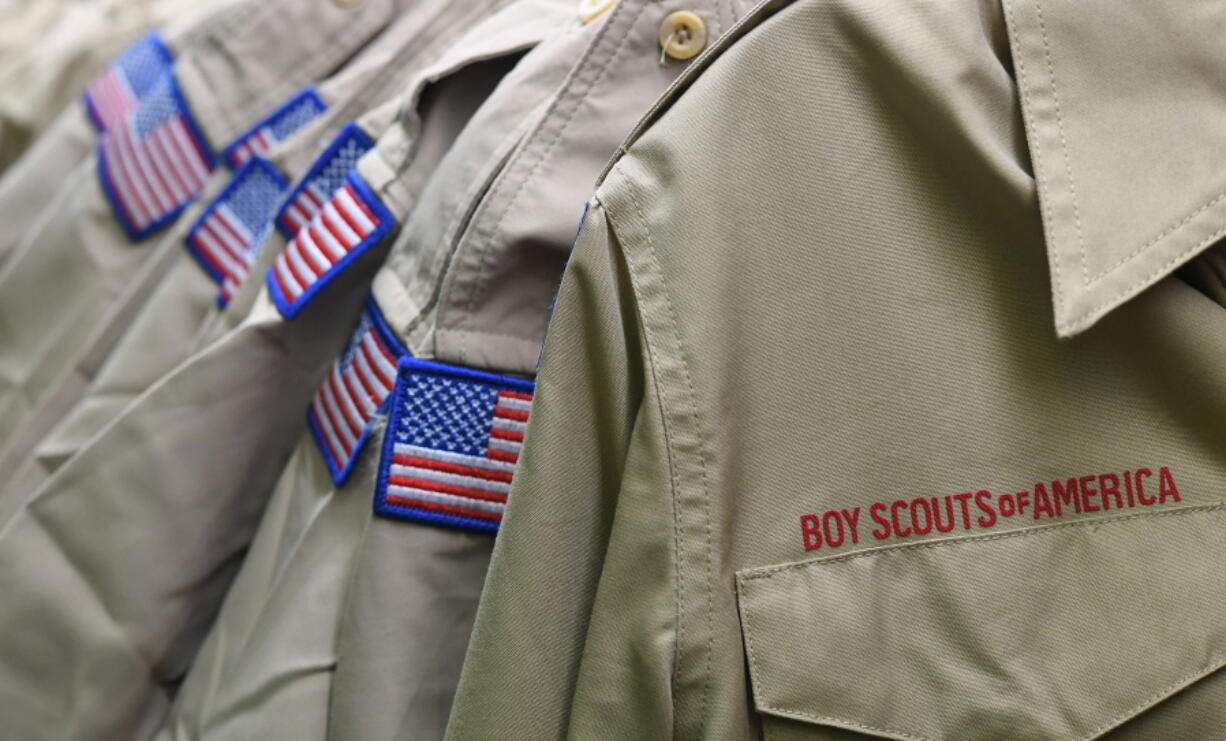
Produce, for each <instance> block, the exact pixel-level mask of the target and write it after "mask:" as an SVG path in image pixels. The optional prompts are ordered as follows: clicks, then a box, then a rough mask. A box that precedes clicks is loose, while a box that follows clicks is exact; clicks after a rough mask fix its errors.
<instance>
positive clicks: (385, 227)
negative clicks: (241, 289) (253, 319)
mask: <svg viewBox="0 0 1226 741" xmlns="http://www.w3.org/2000/svg"><path fill="white" fill-rule="evenodd" d="M345 182H346V183H348V184H349V185H351V186H353V189H354V190H355V191H356V192H357V194H358V196H359V197H360V198H361V199H362V202H363V203H364V204H366V207H367V208H369V209H370V210H371V211H373V212H374V213H375V215H376V216H377V217H379V224H378V226H376V227H375V230H374V231H373V232H371V233H370V234H367V235H366V237H365V238H363V239H362V241H361V242H358V243H357V244H355V245H354V246H353V249H351V250H349V251H348V252H347V253H345V256H344V257H342V258H341V259H340V260H339V261H337V262H335V263H333V264H332V267H330V268H328V270H327V271H326V272H325V273H324V274H323V275H321V276H319V277H318V278H316V279H315V280H313V281H311V285H309V286H307V288H306V290H305V291H303V292H302V295H301V296H299V297H298V300H296V301H290V300H289V299H288V298H286V296H285V294H283V293H281V286H280V284H278V283H277V278H276V275H275V272H276V269H277V266H276V264H273V265H270V266H268V270H267V271H266V272H265V273H264V283H265V284H267V286H268V292H269V293H270V294H271V295H272V300H273V303H275V304H276V305H277V310H278V311H280V312H281V316H283V317H285V318H286V319H293V318H294V317H296V316H298V314H299V312H301V311H302V309H303V307H305V306H306V305H307V304H308V303H310V301H311V299H312V298H314V297H315V294H317V293H319V292H320V291H322V290H323V289H324V288H325V287H327V285H328V284H329V283H331V282H332V280H333V279H334V278H336V276H338V275H340V273H341V272H342V271H343V270H344V269H345V268H347V267H349V265H350V263H352V262H353V261H354V260H357V259H358V258H359V257H361V256H362V255H364V254H366V251H367V250H369V249H370V248H371V247H372V246H373V245H375V244H377V243H378V242H379V241H380V240H382V239H383V237H385V236H386V235H387V233H388V232H389V231H391V229H392V227H394V226H395V225H396V217H394V216H392V212H391V211H390V210H389V209H388V207H387V206H384V205H383V201H381V200H379V198H378V197H377V196H376V195H375V193H374V191H372V190H371V189H370V186H368V185H367V184H366V181H364V180H362V176H361V175H358V172H357V170H356V169H353V170H350V171H349V175H348V177H346V178H345ZM329 200H331V199H329ZM289 248H290V245H288V244H287V245H286V246H285V249H289ZM283 251H284V250H283Z"/></svg>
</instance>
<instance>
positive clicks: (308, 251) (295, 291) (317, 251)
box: [267, 170, 395, 319]
mask: <svg viewBox="0 0 1226 741" xmlns="http://www.w3.org/2000/svg"><path fill="white" fill-rule="evenodd" d="M394 224H395V219H394V218H393V217H392V213H391V212H390V211H388V210H387V207H386V206H384V205H383V203H382V202H380V201H379V199H378V198H376V197H375V194H374V193H373V192H371V190H370V188H369V187H367V185H366V183H365V182H363V181H362V178H361V176H359V175H358V172H357V170H351V171H350V173H349V177H348V178H347V179H346V180H345V184H344V185H342V186H341V187H340V188H339V189H338V190H337V191H336V193H335V194H333V196H332V198H331V200H329V201H328V202H327V203H326V204H324V207H323V208H321V209H320V210H319V213H317V214H315V218H313V219H311V223H309V224H307V225H306V226H305V227H303V228H302V229H299V230H298V234H297V235H296V236H295V237H294V238H293V239H291V240H290V242H289V244H287V245H286V246H285V249H283V250H281V254H279V255H277V257H276V259H274V260H273V263H272V265H271V266H270V267H269V268H268V279H267V282H268V290H269V292H270V293H271V294H272V298H273V301H274V302H275V303H276V304H277V308H278V309H280V310H281V315H282V316H284V317H285V318H286V319H293V318H294V317H295V316H297V315H298V312H299V311H301V310H302V307H303V306H305V305H306V303H307V302H308V301H310V300H311V297H312V296H314V295H315V294H316V293H317V292H319V290H320V289H321V288H323V287H324V286H325V285H327V283H328V281H330V280H332V278H334V277H335V276H336V275H337V274H338V273H340V272H341V271H342V270H344V269H345V266H347V265H348V264H349V263H351V262H353V261H354V260H356V259H357V258H358V257H359V256H360V255H361V254H362V253H363V252H365V251H366V250H367V249H368V248H369V247H370V246H371V245H373V244H375V243H376V242H378V241H379V240H380V239H381V238H382V237H383V235H384V234H387V232H388V230H390V229H391V228H392V226H393V225H394Z"/></svg>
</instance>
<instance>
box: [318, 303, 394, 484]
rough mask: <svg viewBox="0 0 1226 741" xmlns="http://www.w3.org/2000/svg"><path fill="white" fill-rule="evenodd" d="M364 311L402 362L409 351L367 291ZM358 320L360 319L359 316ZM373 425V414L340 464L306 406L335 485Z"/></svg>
mask: <svg viewBox="0 0 1226 741" xmlns="http://www.w3.org/2000/svg"><path fill="white" fill-rule="evenodd" d="M366 311H368V312H369V313H370V318H371V320H372V322H373V324H374V327H375V332H376V333H377V334H378V335H379V337H380V339H382V340H383V341H384V342H386V343H387V345H388V347H390V348H392V349H393V350H394V351H395V352H396V354H397V356H398V357H399V358H400V359H401V360H400V362H404V358H406V357H408V356H409V351H408V350H406V349H405V348H404V345H402V344H401V343H400V340H399V339H397V337H396V333H395V332H393V331H392V328H391V327H389V326H388V325H387V321H386V320H384V318H383V312H382V311H380V310H379V305H378V303H376V302H375V297H374V296H372V295H370V294H367V296H366ZM358 322H359V323H360V322H361V318H360V317H359V319H358ZM354 329H357V327H356V326H355V327H354ZM352 339H353V335H350V336H349V337H347V338H346V339H345V342H346V343H349V342H350V341H351V340H352ZM342 352H343V350H342ZM338 357H339V356H338ZM332 362H333V363H335V362H336V361H335V360H334V361H332ZM397 367H399V366H397ZM328 372H329V373H331V372H332V366H331V365H329V366H328ZM399 379H400V376H399V374H397V376H396V380H397V383H396V386H399ZM325 380H326V379H325ZM323 382H324V381H321V382H320V383H321V385H322V383H323ZM396 386H393V387H392V391H391V392H390V393H389V394H388V395H387V398H385V399H384V400H383V403H382V404H380V405H379V409H378V410H377V411H376V412H375V413H376V414H378V413H379V412H382V411H385V410H386V409H387V408H388V406H387V405H388V403H389V402H390V401H391V399H392V397H393V396H394V395H395V393H396ZM312 400H314V397H312ZM373 426H374V419H373V418H372V419H370V420H369V421H368V422H367V423H366V426H365V427H363V428H362V434H361V435H359V436H358V439H357V442H355V443H354V445H353V455H351V456H350V457H349V461H348V463H346V464H345V465H344V466H341V465H340V464H339V463H338V462H337V461H336V460H335V459H334V458H333V457H332V450H331V448H330V447H329V446H328V441H327V438H325V437H324V433H323V431H322V430H320V429H319V426H318V424H317V423H316V422H315V414H314V412H313V410H312V409H311V407H309V406H308V407H307V428H308V429H309V430H310V431H311V437H314V438H315V447H317V448H319V452H320V454H321V455H323V459H324V465H325V466H327V467H328V473H330V474H332V483H334V484H336V485H337V486H341V485H343V484H344V483H345V480H346V479H348V478H349V474H350V473H352V472H353V467H354V466H355V465H357V462H358V458H359V457H361V455H362V450H363V449H364V448H365V447H366V441H367V440H368V439H369V438H370V429H371V427H373Z"/></svg>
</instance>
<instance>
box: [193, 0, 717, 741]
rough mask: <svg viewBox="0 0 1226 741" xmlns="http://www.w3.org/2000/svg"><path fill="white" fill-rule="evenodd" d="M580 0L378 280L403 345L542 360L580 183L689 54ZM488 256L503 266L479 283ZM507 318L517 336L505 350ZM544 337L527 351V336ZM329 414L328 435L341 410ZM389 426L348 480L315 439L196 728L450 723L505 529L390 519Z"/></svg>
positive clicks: (363, 729) (517, 369) (232, 611)
mask: <svg viewBox="0 0 1226 741" xmlns="http://www.w3.org/2000/svg"><path fill="white" fill-rule="evenodd" d="M564 7H566V9H567V10H569V11H570V13H568V16H569V17H568V18H567V22H568V25H570V26H571V30H569V31H567V32H565V33H564V34H562V35H560V36H557V37H556V38H552V39H549V40H547V41H545V42H544V43H542V44H541V45H540V46H538V47H537V48H536V49H535V50H534V51H532V52H531V53H529V55H528V56H527V57H526V58H525V59H524V60H523V62H521V63H520V64H519V65H518V66H517V67H516V70H515V71H514V72H512V73H511V74H510V75H508V77H507V78H506V79H505V80H504V81H503V82H502V84H501V85H500V86H499V88H498V90H496V91H495V92H494V94H493V95H492V96H491V98H490V99H489V100H488V101H487V102H486V103H485V104H484V105H483V106H482V108H481V110H480V111H479V112H478V113H477V114H476V115H475V116H474V118H473V120H472V121H471V122H470V123H469V125H468V126H467V128H466V129H465V131H464V133H463V134H462V135H461V137H460V138H459V140H457V142H456V144H455V145H454V146H453V147H452V149H451V151H450V152H449V153H448V155H447V157H446V158H445V159H444V160H443V161H442V162H441V164H440V166H439V167H438V169H437V170H436V171H435V173H434V174H433V175H432V177H431V180H430V182H429V184H428V185H427V186H426V189H425V191H424V192H423V194H422V197H421V200H420V202H419V204H418V205H417V207H416V209H415V210H414V212H413V214H412V216H410V218H409V221H408V223H407V224H406V226H405V229H404V231H403V232H402V234H401V236H400V238H399V240H398V241H397V244H396V246H395V247H394V249H393V253H392V255H391V256H390V257H389V262H388V266H387V267H386V268H385V269H384V270H383V271H382V272H381V273H380V275H379V277H377V278H376V281H375V284H374V292H373V293H374V298H373V304H372V305H371V308H370V309H368V311H369V312H371V313H372V314H375V315H378V316H380V317H382V318H383V319H385V320H386V321H387V325H388V326H387V329H388V330H390V334H391V335H392V337H391V338H390V342H391V343H394V344H399V343H400V342H401V339H399V338H408V339H409V340H410V341H409V343H408V348H409V350H408V351H409V353H411V354H412V356H413V357H414V358H417V359H430V360H433V361H441V362H443V363H452V364H459V366H460V367H462V368H464V369H465V370H472V369H477V370H479V371H495V372H506V371H508V370H509V371H511V372H512V373H514V374H517V375H521V376H523V375H527V376H531V374H532V372H533V369H534V365H535V360H536V356H537V355H538V354H539V345H540V338H541V334H542V333H543V330H544V317H545V313H546V307H547V306H548V303H549V298H550V296H551V294H552V291H553V287H554V286H555V285H556V280H557V278H558V276H559V274H560V271H561V267H562V265H563V264H564V260H565V255H566V253H567V251H568V250H569V246H570V242H571V240H572V239H573V233H574V232H573V230H574V220H575V216H576V215H577V214H578V212H579V208H580V204H579V203H578V202H577V201H575V200H574V194H575V193H581V192H582V191H583V189H584V188H586V187H589V186H588V185H587V184H588V183H590V182H591V181H592V180H593V179H594V177H595V175H596V174H597V172H598V170H599V168H600V166H601V165H602V164H603V163H604V162H605V160H606V158H607V157H608V156H609V154H610V153H611V152H612V151H613V149H614V148H615V146H616V143H617V142H618V141H619V140H620V137H621V132H622V131H624V130H625V129H626V128H628V127H629V126H630V124H631V122H632V121H633V119H635V118H636V117H637V115H638V112H639V111H642V110H645V109H646V107H647V106H648V105H649V104H650V102H651V100H653V99H654V97H655V96H656V95H657V94H658V93H659V92H660V91H661V90H663V88H664V87H665V86H666V85H667V84H668V82H669V81H670V80H671V79H672V78H673V76H674V75H675V74H676V73H677V71H679V69H681V65H679V64H670V65H666V66H661V65H659V63H658V59H659V47H658V41H657V35H658V29H659V27H660V23H661V20H662V19H663V18H664V16H665V15H666V14H665V13H664V12H663V11H662V10H661V9H660V8H658V7H653V6H652V4H650V3H643V2H630V1H628V0H624V1H623V4H622V6H621V9H619V10H618V11H616V12H615V13H613V14H611V16H610V18H609V19H608V22H607V24H606V25H604V26H603V27H601V26H600V25H599V24H597V23H593V24H591V25H589V26H587V27H582V26H580V25H579V24H578V23H577V22H576V19H575V16H574V15H573V13H574V10H573V8H574V6H573V5H569V4H568V5H566V6H564ZM713 19H715V20H717V19H718V16H713ZM601 20H602V21H603V19H601ZM611 111H616V112H617V113H616V114H611V113H610V112H611ZM520 118H523V119H524V125H523V126H516V125H514V122H515V121H517V120H518V119H520ZM619 121H620V123H621V125H620V126H619V125H618V122H619ZM507 147H510V150H508V149H507ZM372 159H375V158H373V157H372ZM369 165H370V160H367V159H364V160H363V161H362V163H361V164H360V165H359V168H360V169H361V168H362V167H363V166H369ZM372 169H373V168H372ZM566 203H571V204H572V208H570V209H567V208H565V207H564V206H563V204H566ZM453 268H454V269H456V270H457V271H458V273H459V274H458V275H456V274H453V273H452V272H451V270H452V269H453ZM481 272H484V273H485V274H486V276H498V277H497V278H496V279H494V280H492V281H489V282H485V281H482V285H481V287H480V288H478V289H477V290H476V291H475V292H474V291H473V290H472V289H473V288H474V285H473V282H472V281H473V280H474V279H476V278H479V277H480V276H479V275H478V274H479V273H481ZM474 293H475V295H474ZM494 304H501V305H502V306H503V307H515V313H514V316H511V317H508V316H507V315H506V312H505V311H498V312H493V313H492V316H491V317H488V318H486V319H485V321H484V322H483V323H482V324H477V323H476V322H473V323H471V324H465V328H470V327H481V328H488V329H489V330H492V331H491V333H490V335H491V336H490V337H484V336H478V333H477V332H475V331H474V332H470V333H469V334H470V336H469V342H468V345H469V347H472V348H474V353H473V354H471V355H465V354H463V353H461V352H459V351H458V350H453V349H451V348H450V347H448V346H447V345H446V344H444V343H440V340H441V339H443V338H445V337H446V336H447V335H440V334H439V333H438V329H439V327H440V326H456V325H458V324H459V318H460V317H463V319H466V320H470V321H471V320H472V317H471V316H470V315H469V313H468V312H470V311H471V310H472V309H470V308H469V307H470V305H475V306H490V305H494ZM385 307H387V308H385ZM440 307H446V308H447V309H448V311H444V312H443V316H444V317H445V322H440V321H439V319H438V311H439V308H440ZM494 316H496V317H497V318H496V319H494ZM504 330H506V332H505V334H504ZM495 333H496V334H497V335H498V336H505V338H506V341H507V343H508V344H507V345H497V344H495V346H493V347H489V346H488V345H489V344H490V343H497V342H498V340H497V339H494V338H493V335H494V334H495ZM534 335H535V338H536V340H535V345H536V347H535V349H529V351H528V352H522V351H517V350H520V349H521V348H518V347H516V346H514V345H512V344H510V343H516V344H521V345H522V346H524V347H527V346H528V345H529V343H531V342H532V338H533V336H534ZM440 348H441V349H442V353H440V352H439V350H440ZM478 348H479V350H478ZM338 367H339V366H338ZM401 372H402V374H403V373H404V372H405V371H404V370H403V369H402V371H401ZM321 393H330V392H321ZM317 398H319V397H317ZM402 403H405V400H402ZM312 409H313V410H315V411H318V409H319V407H318V406H316V405H312ZM325 414H327V413H326V412H325ZM331 421H335V419H332V420H331ZM314 423H315V425H316V427H315V430H314V431H315V433H316V436H319V435H320V431H321V430H323V433H322V435H323V436H324V437H326V436H328V434H329V432H328V431H327V429H326V427H324V426H321V425H326V424H327V422H323V423H321V422H320V421H319V420H318V419H315V420H314ZM386 424H387V421H386V417H385V415H383V414H376V415H375V417H374V419H373V420H372V421H371V423H370V425H371V426H370V433H369V439H368V440H367V441H366V442H365V444H364V445H363V446H362V447H361V449H360V450H359V451H358V452H357V453H356V454H355V456H354V461H353V463H352V464H351V468H350V469H349V471H348V473H347V475H346V476H344V477H343V478H342V479H341V481H340V483H337V482H336V479H337V478H338V476H337V474H336V471H335V470H332V471H330V470H329V468H328V466H327V465H326V464H325V462H324V454H323V453H321V446H322V445H323V444H324V442H323V440H317V439H314V437H313V436H311V435H304V436H303V438H302V440H301V442H300V443H299V445H298V447H297V448H296V450H295V452H294V453H293V456H292V458H291V460H290V464H289V466H288V467H287V469H286V470H285V472H284V473H283V474H282V477H281V480H280V481H279V482H278V485H277V487H276V489H275V491H274V494H273V498H272V500H271V503H270V507H269V509H268V511H267V512H266V514H265V518H264V520H263V522H262V523H261V526H260V528H259V530H258V531H257V534H256V537H255V540H254V543H253V548H252V551H251V553H250V554H249V555H248V557H247V559H246V560H245V562H244V565H243V569H242V570H241V572H240V574H239V576H238V578H237V579H236V581H235V584H234V586H233V587H232V589H231V592H230V594H229V595H228V597H227V602H226V604H225V606H224V607H223V610H222V613H221V615H220V617H219V619H218V621H217V623H216V625H215V626H214V629H213V633H212V634H211V636H210V638H209V640H208V641H207V642H206V644H205V646H204V648H203V649H202V652H201V656H200V658H199V659H198V660H197V663H196V665H195V666H194V667H193V670H192V673H191V674H190V675H189V678H188V680H187V682H186V683H185V685H184V688H183V691H182V693H181V694H180V696H179V699H178V701H177V704H176V711H175V715H176V717H180V716H182V717H184V718H195V719H196V720H195V722H194V723H193V724H188V723H182V724H176V727H177V728H180V729H181V728H188V729H190V728H206V729H210V730H211V731H212V732H213V733H214V734H216V735H218V737H222V736H225V735H227V734H229V735H260V736H262V737H276V738H281V737H285V738H292V737H295V734H296V733H301V731H299V730H297V729H298V726H297V725H293V724H290V723H287V721H286V720H285V719H286V718H287V717H300V716H306V715H310V716H311V717H314V716H313V715H311V714H312V713H319V712H325V710H324V707H323V706H324V705H325V702H324V700H325V698H326V699H327V700H328V702H327V703H326V704H327V710H326V712H327V713H328V715H327V727H328V737H329V738H337V739H347V738H362V739H380V738H388V739H390V738H402V737H408V738H437V737H441V735H442V733H443V728H444V724H445V721H446V718H447V714H448V711H449V707H450V701H451V695H452V692H453V690H454V686H455V682H456V679H457V678H458V671H459V668H460V663H461V658H462V655H463V652H464V648H465V645H466V643H467V636H468V627H469V625H470V624H471V619H472V616H473V614H474V611H475V606H476V599H477V597H478V594H479V591H480V586H481V582H482V579H483V574H484V570H485V564H486V560H487V558H488V554H489V547H490V544H491V540H490V538H489V536H488V535H487V534H484V533H474V532H469V531H466V530H463V529H461V530H456V529H454V528H451V529H448V528H441V527H437V526H432V525H429V524H422V523H420V522H417V523H405V522H400V521H395V520H388V519H383V518H381V517H376V518H373V519H372V517H371V512H372V498H373V497H374V496H375V490H376V487H377V484H376V481H377V479H378V478H379V476H380V470H381V469H380V463H381V461H383V460H386V458H385V453H383V452H381V449H382V447H383V443H384V431H385V429H386V427H385V426H386ZM333 432H335V430H333ZM308 595H309V596H310V604H311V607H310V609H304V608H303V601H304V599H306V598H307V596H308ZM338 632H339V636H340V637H339V643H338V638H337V636H338ZM239 647H241V649H240V648H239ZM306 663H309V664H310V665H311V666H314V667H317V669H316V670H315V671H314V672H311V673H306V672H303V671H302V668H303V666H304V664H306ZM291 677H292V680H291ZM217 678H222V679H220V680H218V679H217ZM291 681H292V684H291ZM287 687H293V688H295V689H294V690H292V691H289V690H287ZM300 708H301V709H300ZM306 708H311V711H310V712H308V711H307V710H306ZM239 729H241V730H239ZM206 735H207V734H206Z"/></svg>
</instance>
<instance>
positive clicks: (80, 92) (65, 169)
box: [0, 0, 258, 263]
mask: <svg viewBox="0 0 1226 741" xmlns="http://www.w3.org/2000/svg"><path fill="white" fill-rule="evenodd" d="M91 1H92V0H91ZM184 1H188V0H184ZM257 4H258V2H257V0H210V1H209V2H208V3H206V4H202V5H199V6H198V7H196V8H195V9H194V11H193V12H189V13H184V14H182V15H180V16H177V17H176V18H174V20H173V21H170V22H168V23H167V24H166V25H165V26H164V27H163V28H160V29H155V30H153V31H150V32H149V33H147V34H145V35H144V36H142V37H141V38H139V39H136V40H135V41H133V42H132V43H131V44H130V45H128V46H127V47H126V48H125V49H124V50H123V51H121V52H119V54H118V56H116V57H115V58H114V59H109V60H108V62H109V64H107V65H106V67H105V69H101V70H98V74H97V75H96V76H94V77H92V78H90V80H87V81H86V82H87V83H88V84H87V85H76V86H73V87H71V88H69V89H70V90H71V92H72V94H73V95H76V96H77V99H76V100H75V101H72V102H70V103H69V104H68V105H67V106H66V107H65V108H64V109H63V110H62V111H60V112H59V114H58V115H57V116H56V117H55V119H54V120H53V121H51V122H50V123H49V124H47V126H46V127H45V129H44V130H43V131H42V132H41V133H40V135H39V137H38V138H37V140H35V141H34V143H33V144H32V145H31V147H30V148H29V150H28V151H26V152H25V153H24V154H23V155H22V157H21V158H20V159H18V160H17V161H16V162H15V163H13V165H12V166H11V167H10V168H9V169H7V170H5V171H4V172H3V176H2V177H0V263H3V261H4V260H5V259H7V258H8V257H9V256H10V255H11V254H12V252H13V250H14V249H15V248H16V247H17V245H18V243H19V242H20V241H21V238H22V237H23V236H24V235H25V234H26V232H27V231H29V230H30V229H32V228H34V226H35V225H36V224H37V223H38V220H39V218H40V217H42V218H44V219H48V218H52V217H53V214H55V213H58V211H56V210H53V209H50V208H49V204H50V203H51V200H52V198H53V197H54V196H55V195H56V193H57V192H58V191H59V190H60V188H61V186H62V185H63V184H64V181H65V180H67V179H68V178H69V177H70V176H71V175H72V173H73V171H74V170H76V169H77V168H78V167H80V165H81V163H83V162H85V160H86V159H87V158H88V157H89V156H90V154H91V153H92V150H93V148H94V146H95V145H96V144H97V137H98V133H99V131H101V130H103V129H105V127H106V121H107V120H110V119H116V118H118V117H122V112H123V111H125V110H129V109H131V108H134V107H135V106H136V104H137V103H139V101H140V100H141V99H142V98H144V97H145V96H147V95H148V94H149V93H150V92H151V91H152V89H153V88H154V87H155V86H154V83H155V82H156V81H157V80H158V79H160V78H161V76H162V74H164V73H165V71H166V70H167V69H168V68H169V67H170V65H171V64H172V62H173V60H174V59H175V58H176V57H181V56H184V55H186V54H202V55H208V54H217V53H219V52H221V53H224V51H223V50H226V49H229V48H230V46H231V43H232V42H231V43H226V42H224V41H222V40H226V39H230V38H231V37H233V36H234V34H235V33H236V29H241V28H242V26H243V24H245V23H246V22H248V18H249V16H250V15H251V8H252V7H255V6H256V5H257ZM219 44H220V45H219ZM104 101H105V102H104ZM99 106H102V107H104V108H105V109H106V112H107V116H106V118H104V117H103V116H102V115H97V114H99V110H98V107H99ZM0 115H2V114H0Z"/></svg>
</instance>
